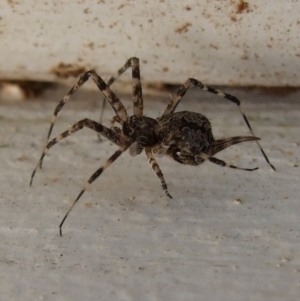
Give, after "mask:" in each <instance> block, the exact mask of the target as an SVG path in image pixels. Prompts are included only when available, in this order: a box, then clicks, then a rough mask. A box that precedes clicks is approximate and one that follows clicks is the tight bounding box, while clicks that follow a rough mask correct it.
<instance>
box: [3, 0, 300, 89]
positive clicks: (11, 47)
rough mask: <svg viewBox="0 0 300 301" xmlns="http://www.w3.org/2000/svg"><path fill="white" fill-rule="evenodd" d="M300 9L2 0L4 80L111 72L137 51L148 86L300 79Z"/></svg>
mask: <svg viewBox="0 0 300 301" xmlns="http://www.w3.org/2000/svg"><path fill="white" fill-rule="evenodd" d="M299 15H300V5H299V1H296V0H285V1H282V0H273V1H272V2H271V3H270V1H261V0H251V1H250V0H249V1H248V0H247V1H244V0H230V1H229V0H227V1H220V0H219V1H210V0H188V1H172V0H160V1H159V0H156V1H147V0H140V1H126V0H114V1H103V0H102V1H84V0H81V1H65V0H56V1H36V0H27V1H12V0H10V1H0V38H1V43H0V53H1V55H0V78H1V79H17V80H20V79H25V80H28V79H31V80H38V81H41V80H44V81H49V80H50V81H55V82H56V81H58V80H62V79H63V78H66V77H72V76H75V77H77V76H78V75H79V74H80V73H82V72H83V70H84V69H87V68H95V69H97V70H98V72H100V74H102V75H108V74H109V75H111V74H113V73H115V72H116V70H118V69H119V68H120V67H121V66H122V65H123V64H124V63H125V60H126V58H127V59H128V58H130V57H132V56H138V57H140V59H141V62H142V65H143V67H142V76H143V78H144V79H145V80H146V82H147V83H166V82H167V83H173V84H174V83H175V84H181V82H182V81H183V80H185V79H186V78H187V77H189V76H195V77H197V78H201V79H205V82H206V83H210V84H214V85H216V84H217V85H242V86H244V85H259V86H285V85H289V86H299V85H300V76H298V75H299V74H300V50H299V49H300V37H299V31H300V22H299ZM128 78H129V77H128ZM128 78H127V81H128ZM122 80H123V78H122Z"/></svg>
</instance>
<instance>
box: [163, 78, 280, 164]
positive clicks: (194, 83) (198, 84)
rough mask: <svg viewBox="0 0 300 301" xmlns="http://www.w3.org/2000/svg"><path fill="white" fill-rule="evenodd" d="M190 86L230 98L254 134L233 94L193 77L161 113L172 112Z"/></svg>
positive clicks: (259, 146)
mask: <svg viewBox="0 0 300 301" xmlns="http://www.w3.org/2000/svg"><path fill="white" fill-rule="evenodd" d="M192 87H196V88H199V89H201V90H204V91H208V92H210V93H213V94H216V95H218V96H221V97H223V98H226V99H228V100H230V101H231V102H233V103H235V104H236V105H237V106H238V108H239V110H240V113H241V114H242V116H243V118H244V121H245V122H246V124H247V126H248V129H249V130H250V133H251V134H252V136H255V134H254V131H253V129H252V127H251V125H250V123H249V120H248V118H247V116H246V114H245V113H244V110H243V109H242V106H241V102H240V100H239V99H238V98H236V97H235V96H233V95H230V94H227V93H224V92H222V91H219V90H217V89H214V88H212V87H209V86H205V85H203V84H202V83H201V82H200V81H198V80H196V79H194V78H189V79H188V80H187V81H186V82H185V83H184V84H183V85H182V86H181V87H180V88H179V90H178V91H177V93H176V95H175V96H174V97H173V98H172V99H171V102H170V103H169V104H168V106H167V108H166V109H165V111H164V113H163V115H168V114H172V113H174V111H175V109H176V107H177V106H178V104H179V102H180V101H181V99H182V97H183V96H184V95H185V93H186V92H187V90H188V89H190V88H192ZM256 144H257V146H258V148H259V149H260V151H261V153H262V154H263V156H264V158H265V160H266V161H267V163H268V164H269V165H270V166H271V168H272V169H273V170H276V169H275V167H274V165H273V164H271V162H270V160H269V158H268V157H267V155H266V153H265V152H264V150H263V148H262V146H261V145H260V143H259V142H258V141H256Z"/></svg>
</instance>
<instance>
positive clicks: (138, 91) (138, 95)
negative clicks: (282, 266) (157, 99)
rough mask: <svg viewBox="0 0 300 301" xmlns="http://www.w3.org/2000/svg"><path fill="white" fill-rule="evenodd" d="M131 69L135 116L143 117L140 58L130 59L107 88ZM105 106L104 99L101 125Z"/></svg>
mask: <svg viewBox="0 0 300 301" xmlns="http://www.w3.org/2000/svg"><path fill="white" fill-rule="evenodd" d="M130 67H131V68H132V95H133V114H134V115H139V116H141V115H143V108H144V105H143V91H142V84H141V77H140V63H139V59H138V58H136V57H132V58H130V59H128V60H127V62H126V63H125V65H124V66H123V67H122V68H120V69H119V70H118V72H117V73H116V74H115V75H113V76H112V77H111V78H110V79H109V80H108V81H107V86H108V87H110V86H111V85H112V84H113V83H114V82H115V81H116V80H117V78H118V77H119V76H121V75H122V74H123V73H124V72H125V71H126V70H127V69H128V68H130ZM105 106H106V100H105V98H104V99H103V101H102V107H101V112H100V117H99V123H102V122H103V115H104V110H105ZM115 117H117V116H115ZM117 122H119V121H117ZM98 139H99V141H101V136H100V135H98Z"/></svg>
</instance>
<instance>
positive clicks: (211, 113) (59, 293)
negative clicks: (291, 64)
mask: <svg viewBox="0 0 300 301" xmlns="http://www.w3.org/2000/svg"><path fill="white" fill-rule="evenodd" d="M226 91H227V92H230V93H232V94H234V95H236V96H238V97H240V98H241V99H242V100H243V103H244V108H245V111H246V113H247V115H248V116H249V118H250V119H251V123H252V126H253V128H254V130H255V132H256V134H257V136H259V137H261V138H262V142H261V143H262V146H263V147H264V149H265V151H266V152H267V154H268V156H269V158H270V160H271V162H272V163H273V164H274V165H275V166H276V167H277V169H278V171H277V172H273V171H272V170H271V168H270V167H269V166H268V165H267V164H266V162H265V161H264V159H263V158H262V156H261V153H260V151H259V150H258V149H257V146H256V144H255V143H245V144H240V145H237V146H234V147H232V148H229V149H227V150H226V151H224V152H222V153H220V154H219V156H218V157H220V158H222V159H224V160H226V161H227V162H230V163H233V164H236V165H240V166H243V167H255V166H259V168H260V169H259V170H258V171H255V172H243V171H238V170H231V169H226V168H222V167H220V166H216V165H214V164H211V163H205V164H203V165H202V166H200V167H189V166H182V165H180V164H178V163H176V162H173V161H171V160H168V159H166V158H163V159H159V160H158V162H159V164H160V167H161V168H162V171H163V172H164V175H165V178H166V181H167V183H168V185H169V189H170V192H171V193H172V195H173V197H174V199H173V200H169V199H168V198H167V197H165V196H163V192H162V189H161V186H160V183H159V181H158V179H157V178H156V176H155V174H154V173H153V171H152V170H151V167H150V166H149V165H148V163H147V161H146V158H145V154H141V155H140V156H138V157H136V158H131V157H130V156H129V155H128V154H124V155H122V157H121V158H119V159H118V160H117V161H116V162H115V163H114V165H112V166H111V167H110V168H109V169H108V170H107V171H105V173H104V174H103V175H102V176H101V177H100V178H99V179H98V180H97V181H96V182H95V183H94V184H93V185H92V186H91V187H90V189H89V190H88V191H87V192H86V194H85V195H84V196H83V197H82V199H81V201H80V203H79V204H78V205H77V206H76V207H75V208H74V210H73V211H72V212H71V214H70V216H69V218H68V220H67V221H66V224H65V227H64V236H63V237H60V236H59V233H58V224H59V222H60V221H61V218H62V217H63V215H64V214H65V212H66V210H67V209H68V208H69V206H70V204H71V203H72V201H73V200H74V198H75V197H76V195H77V193H78V192H79V191H80V189H81V187H82V185H84V183H85V181H86V180H87V178H88V177H89V176H90V175H91V174H92V173H93V172H94V171H95V169H96V168H97V167H98V166H100V165H101V164H102V162H104V161H105V160H106V158H108V156H109V155H110V154H112V153H113V150H114V149H115V147H114V146H113V145H111V144H110V143H108V142H107V141H104V142H102V143H101V144H100V143H99V142H98V141H97V137H96V135H95V134H94V133H93V132H92V131H89V130H83V131H82V132H79V133H77V134H75V135H74V136H71V137H69V138H68V139H67V140H65V141H62V142H61V143H59V144H58V145H57V146H55V147H54V148H53V149H51V150H50V152H49V155H48V156H47V157H46V159H45V163H44V168H43V169H42V170H39V171H38V172H37V175H36V179H35V182H34V183H33V187H31V188H29V186H28V184H29V179H30V173H31V172H32V169H33V168H34V166H35V164H36V162H37V160H38V158H39V155H40V153H41V150H42V146H43V143H44V139H45V136H46V134H47V130H48V126H49V122H50V119H51V115H52V113H53V109H54V107H55V104H56V103H57V102H58V100H59V99H60V98H61V96H63V94H64V93H65V92H66V89H59V90H57V91H49V92H47V94H46V95H45V96H44V97H43V98H41V99H39V100H37V101H34V102H22V103H21V102H19V103H5V102H2V103H1V111H0V121H1V127H0V137H1V141H0V152H1V157H0V168H1V173H0V185H1V189H0V191H1V192H0V200H1V201H0V235H1V242H0V283H1V287H0V294H1V299H3V300H9V299H10V300H23V301H26V300H39V299H40V300H72V301H76V300H96V299H98V300H156V299H157V300H178V301H179V300H230V301H234V300H236V301H239V300H245V301H247V300H254V299H255V300H272V301H274V300H275V301H276V300H295V301H296V300H298V297H299V294H300V256H299V254H300V243H299V241H300V240H299V237H300V226H299V193H300V189H299V165H300V164H299V159H300V158H299V144H300V140H299V130H300V129H299V103H298V102H297V100H298V99H299V97H300V93H299V92H298V93H296V92H295V93H294V94H289V95H282V96H279V95H276V91H275V92H274V91H270V93H269V94H266V93H263V94H262V93H260V92H259V91H256V90H248V91H247V90H246V91H242V90H233V89H226ZM124 98H126V97H123V98H122V99H124ZM48 99H51V100H53V101H47V100H48ZM75 99H76V100H74V101H73V102H72V101H71V102H70V103H68V104H67V105H66V107H65V108H64V109H63V111H62V112H61V114H60V115H59V117H58V122H57V125H56V126H55V128H54V134H58V133H60V132H61V131H62V130H64V129H66V128H67V127H68V124H69V123H71V124H72V123H73V122H75V121H77V120H79V119H81V118H84V117H92V118H94V119H97V118H98V112H99V107H100V105H99V102H98V101H97V100H98V99H101V96H100V97H99V93H95V92H87V91H83V92H81V93H79V95H78V96H76V97H75ZM127 99H128V97H127ZM129 99H130V97H129ZM54 101H55V102H54ZM167 101H168V99H167V98H166V99H163V101H157V99H155V98H148V99H147V98H146V99H145V105H146V108H145V112H146V114H148V115H150V116H153V117H156V116H158V115H159V114H160V113H161V112H162V111H163V109H164V108H165V105H166V102H167ZM125 106H126V107H128V110H131V109H132V106H131V102H130V101H125ZM180 110H193V111H197V112H201V113H203V114H204V115H205V116H207V117H208V118H209V120H210V121H211V123H212V127H213V132H214V135H215V136H216V137H217V138H218V137H226V136H231V135H244V134H246V135H248V131H247V128H246V125H245V124H244V122H243V119H242V117H241V116H240V114H239V112H238V110H237V108H236V107H235V106H234V105H233V104H232V103H229V102H228V101H226V100H224V99H220V98H218V97H216V96H211V95H209V94H207V93H205V92H196V91H192V92H190V93H189V95H187V97H186V98H185V99H184V100H183V101H182V103H181V104H180V106H179V108H178V110H177V111H180ZM105 116H106V118H107V119H109V118H110V116H112V113H111V112H106V113H105Z"/></svg>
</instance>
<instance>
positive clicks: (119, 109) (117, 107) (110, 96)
mask: <svg viewBox="0 0 300 301" xmlns="http://www.w3.org/2000/svg"><path fill="white" fill-rule="evenodd" d="M90 77H91V78H92V80H93V81H94V82H95V84H96V85H97V87H98V88H99V90H100V91H101V92H102V93H103V95H104V97H105V99H106V100H107V101H108V102H109V103H110V105H111V106H112V108H113V110H114V111H115V113H116V115H117V116H118V117H119V118H120V120H121V123H123V122H125V121H126V120H127V113H126V110H125V108H124V106H123V104H122V103H121V101H120V100H119V99H118V97H117V96H116V95H115V93H113V92H112V91H111V90H110V89H109V88H108V85H106V83H105V82H104V81H103V79H102V78H101V77H100V76H99V75H98V74H97V73H96V72H95V71H94V70H90V71H87V72H85V73H84V74H82V75H81V76H80V78H79V80H78V82H77V83H76V84H75V85H74V86H73V87H72V88H71V89H70V91H69V92H68V94H67V95H66V96H64V97H63V99H62V100H61V101H60V102H59V103H58V105H57V106H56V108H55V110H54V113H53V117H52V122H51V124H50V128H49V131H48V135H47V141H48V140H49V138H50V135H51V132H52V129H53V126H54V123H55V121H56V118H57V114H58V113H59V112H60V110H61V109H62V108H63V106H64V105H65V104H66V103H67V102H68V101H69V99H70V97H71V95H72V94H74V93H75V92H76V91H77V90H78V89H79V88H80V87H81V86H82V85H83V84H84V83H85V82H86V81H87V80H88V79H89V78H90Z"/></svg>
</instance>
